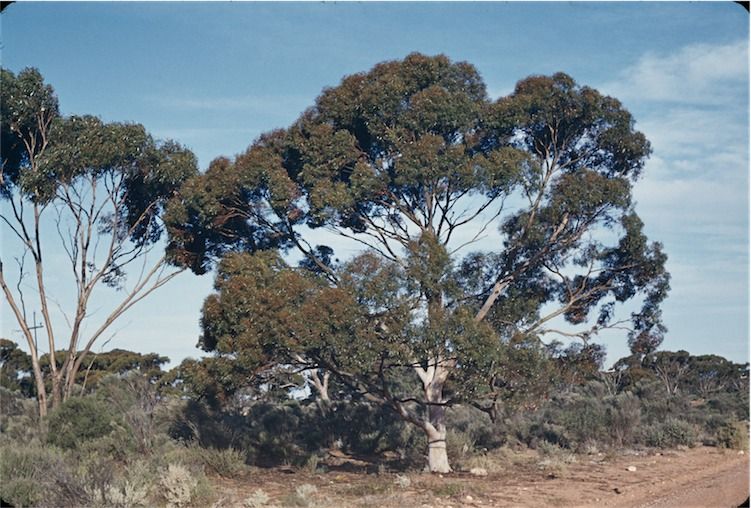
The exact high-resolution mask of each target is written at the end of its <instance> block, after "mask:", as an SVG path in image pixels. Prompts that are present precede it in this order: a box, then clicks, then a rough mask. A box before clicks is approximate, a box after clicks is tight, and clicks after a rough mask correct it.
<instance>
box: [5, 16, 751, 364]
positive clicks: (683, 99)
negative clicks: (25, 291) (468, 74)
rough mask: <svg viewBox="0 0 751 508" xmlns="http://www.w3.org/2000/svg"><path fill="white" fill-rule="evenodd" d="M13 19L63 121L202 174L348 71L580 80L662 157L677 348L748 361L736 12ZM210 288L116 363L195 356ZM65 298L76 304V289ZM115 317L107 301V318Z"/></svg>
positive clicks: (159, 318) (645, 182)
mask: <svg viewBox="0 0 751 508" xmlns="http://www.w3.org/2000/svg"><path fill="white" fill-rule="evenodd" d="M1 23H2V65H3V66H4V67H6V68H8V69H10V70H13V71H19V70H21V69H22V68H24V67H26V66H34V67H37V68H39V70H40V71H41V72H42V74H43V75H44V76H45V78H46V80H47V81H48V82H49V83H51V84H52V85H53V86H54V87H55V89H56V91H57V93H58V96H59V98H60V104H61V108H62V110H63V112H64V113H66V114H84V113H92V114H96V115H100V116H101V117H102V118H103V119H105V120H108V121H135V122H139V123H142V124H144V125H145V126H146V127H147V129H149V130H150V131H151V132H152V133H153V134H154V135H155V136H157V137H160V138H167V137H169V138H173V139H176V140H178V141H180V142H181V143H183V144H185V145H187V146H188V147H190V148H191V149H193V150H194V151H195V153H196V154H197V155H198V157H199V160H200V164H201V167H202V168H205V167H206V166H207V165H208V163H209V161H210V160H211V159H213V158H214V157H217V156H220V155H226V156H233V155H235V154H237V153H240V152H242V151H244V150H245V148H246V147H247V146H248V145H249V144H250V143H251V142H252V140H253V139H254V138H255V137H256V136H258V135H259V134H260V133H262V132H264V131H267V130H270V129H272V128H276V127H284V126H287V125H288V124H290V123H291V122H292V121H293V120H294V119H295V118H296V117H297V115H298V114H299V113H300V112H302V111H303V110H304V109H305V108H306V107H308V106H310V105H311V104H312V102H313V100H314V99H315V97H316V96H317V95H318V93H319V92H320V91H321V89H322V88H324V87H326V86H335V85H336V84H337V83H338V82H339V81H340V80H341V78H342V77H343V76H344V75H346V74H351V73H354V72H359V71H364V70H367V69H369V68H371V67H372V66H373V65H374V64H375V63H377V62H380V61H383V60H388V59H396V58H402V57H404V56H405V55H407V54H408V53H410V52H412V51H420V52H423V53H427V54H437V53H445V54H446V55H448V56H449V57H450V58H452V59H453V60H467V61H469V62H471V63H473V64H474V65H475V66H476V67H477V68H478V70H479V71H480V73H481V74H482V75H483V77H484V79H485V82H486V84H487V87H488V91H489V93H490V94H491V96H493V97H498V96H500V95H504V94H507V93H509V92H510V91H511V90H512V89H513V86H514V83H515V82H516V81H517V80H519V79H522V78H524V77H526V76H528V75H530V74H550V73H553V72H556V71H559V70H560V71H564V72H567V73H568V74H570V75H572V76H573V77H574V78H575V79H576V80H577V81H578V82H579V83H581V84H586V85H590V86H593V87H595V88H598V89H599V90H601V91H602V92H605V93H608V94H611V95H613V96H615V97H618V98H619V99H621V100H622V101H623V103H624V104H625V106H626V107H627V108H628V109H629V110H630V111H631V112H632V113H633V114H634V116H635V117H636V119H637V128H639V129H640V130H642V131H644V132H645V134H646V135H647V137H648V138H649V139H650V141H651V142H652V145H653V148H654V153H653V156H652V158H651V159H650V161H649V162H648V164H647V167H646V170H645V173H644V177H643V179H642V180H641V181H640V182H639V183H638V184H637V187H636V192H635V196H636V200H637V202H638V204H637V211H638V212H639V213H640V215H641V216H642V218H643V219H644V221H645V223H646V230H647V233H648V235H649V236H650V238H651V239H654V240H659V241H661V242H663V243H664V245H665V250H666V251H667V253H668V255H669V256H670V260H669V263H668V267H669V270H670V272H671V273H672V275H673V281H672V287H673V290H672V292H671V296H670V297H669V299H668V301H667V302H666V303H665V305H664V317H665V321H666V324H667V326H668V328H669V330H670V331H669V333H668V336H667V339H666V341H665V343H664V345H663V347H664V348H666V349H681V348H682V349H687V350H689V351H690V352H692V353H696V354H700V353H710V352H712V353H718V354H722V355H724V356H726V357H728V358H731V359H733V360H735V361H745V360H746V359H747V358H748V349H749V347H748V340H749V323H748V314H749V296H748V292H749V291H748V290H749V273H748V264H749V263H748V262H749V259H748V251H749V239H748V193H749V184H748V174H749V143H748V139H749V130H748V129H749V103H748V100H749V90H748V86H749V68H748V36H749V34H748V15H747V14H746V12H745V10H743V9H742V8H741V7H740V6H738V5H735V4H733V3H730V2H723V3H710V2H707V3H702V2H698V3H688V2H686V3H683V2H663V3H649V2H634V3H615V2H608V3H592V2H587V3H576V2H574V3H490V2H484V3H312V2H311V3H237V2H233V3H210V4H209V3H178V2H175V3H109V2H107V3H16V4H14V5H12V6H10V7H9V8H8V9H7V10H6V12H4V13H3V14H2V20H1ZM32 34H33V35H32ZM2 238H3V240H4V241H3V247H2V248H3V254H4V256H5V255H6V254H7V255H8V256H10V255H12V253H13V251H12V249H13V247H12V246H11V245H10V244H11V242H10V240H11V239H10V238H9V236H8V234H7V232H6V231H3V237H2ZM52 271H53V272H54V270H52ZM60 273H61V274H62V272H60ZM53 279H54V277H53ZM211 282H212V281H211V276H203V277H196V276H193V275H183V276H181V277H180V278H179V279H178V280H176V281H174V282H173V283H172V284H171V285H169V286H167V287H165V288H162V289H161V290H160V292H159V293H158V294H156V295H153V296H152V297H151V298H150V299H149V300H147V301H145V302H143V303H142V304H141V305H140V306H139V307H136V308H135V309H134V310H133V311H131V314H129V315H126V316H125V317H124V318H123V319H122V321H120V322H119V323H118V324H116V325H115V327H114V328H113V331H116V332H117V333H116V334H115V335H114V337H113V338H112V340H111V341H110V343H109V344H108V346H107V348H110V347H122V348H129V349H135V350H140V351H156V352H159V353H162V354H166V355H168V356H169V357H170V358H172V360H173V361H175V362H179V361H180V360H181V359H182V358H184V357H186V356H196V355H198V353H199V352H198V350H196V349H195V348H194V344H195V343H196V341H197V338H198V335H199V333H200V330H199V325H198V317H199V311H200V307H201V304H202V301H203V299H204V298H205V296H206V295H207V294H208V293H209V291H210V289H211ZM51 283H52V286H53V287H52V290H53V291H56V290H57V292H58V293H59V295H58V298H59V299H61V302H63V304H64V302H65V296H64V295H65V294H67V293H66V291H67V289H66V288H65V286H64V284H63V282H62V279H55V280H52V282H51ZM112 301H113V300H112V295H111V294H109V293H108V291H103V292H101V293H99V294H98V299H97V302H96V303H97V305H96V308H95V309H94V310H95V311H96V312H95V313H94V315H93V316H92V320H93V321H96V318H97V316H98V313H100V312H101V313H102V314H103V313H104V311H105V309H106V308H107V307H108V305H110V304H111V302H112ZM97 309H100V310H97ZM56 319H60V318H59V317H58V318H56ZM92 327H93V325H92ZM17 328H18V326H17V325H16V324H15V323H14V322H13V320H12V316H11V315H10V313H9V311H8V308H7V306H6V305H5V303H4V302H3V307H2V328H1V331H2V336H5V337H9V338H12V339H13V340H16V341H20V340H21V336H20V334H19V333H18V332H16V331H14V330H15V329H17ZM606 338H607V341H606V345H607V347H608V351H609V353H610V356H609V359H610V360H611V361H612V360H615V359H617V358H619V357H620V356H623V355H624V354H625V353H626V351H627V348H626V345H625V338H623V337H622V336H617V335H610V336H608V337H606Z"/></svg>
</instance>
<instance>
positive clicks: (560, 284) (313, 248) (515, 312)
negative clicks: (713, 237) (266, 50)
mask: <svg viewBox="0 0 751 508" xmlns="http://www.w3.org/2000/svg"><path fill="white" fill-rule="evenodd" d="M649 153H650V146H649V143H648V142H647V140H646V139H645V137H644V135H643V134H641V133H640V132H638V131H636V130H635V129H634V120H633V118H632V116H631V115H630V114H629V113H628V112H627V111H626V110H625V109H624V108H623V107H622V105H621V104H620V102H619V101H618V100H616V99H614V98H611V97H607V96H603V95H601V94H600V93H599V92H597V91H596V90H594V89H592V88H589V87H586V86H580V85H578V84H577V83H576V82H575V81H574V80H573V79H572V78H571V77H569V76H567V75H566V74H563V73H558V74H555V75H553V76H532V77H529V78H526V79H524V80H522V81H520V82H519V83H518V84H517V85H516V88H515V90H514V92H513V93H512V94H510V95H509V96H507V97H502V98H500V99H498V100H496V101H492V100H490V99H489V97H488V95H487V93H486V89H485V84H484V83H483V80H482V78H481V77H480V75H479V73H478V72H477V70H476V69H475V67H474V66H472V65H471V64H469V63H465V62H452V61H450V60H449V59H448V58H447V57H445V56H436V57H429V56H425V55H421V54H417V53H415V54H411V55H409V56H407V57H406V58H405V59H404V60H400V61H391V62H384V63H381V64H378V65H376V66H375V67H374V68H373V69H371V70H370V71H368V72H364V73H359V74H355V75H352V76H347V77H345V78H344V79H343V80H342V82H341V83H340V84H339V85H338V86H336V87H332V88H327V89H325V90H324V91H323V92H322V93H321V95H320V96H319V97H318V98H317V100H316V102H315V104H314V105H313V106H312V107H311V108H309V109H308V110H306V111H305V112H304V113H303V114H302V115H301V116H300V118H299V119H298V120H297V121H296V122H295V123H294V124H293V125H292V126H291V127H289V128H288V129H284V130H276V131H273V132H270V133H267V134H264V135H262V136H261V137H260V138H259V139H258V140H257V141H255V142H254V143H253V144H252V145H251V146H250V147H249V148H248V150H247V151H246V152H245V153H244V154H242V155H240V156H238V157H237V158H236V159H235V160H229V159H226V158H220V159H217V160H215V161H214V162H213V163H212V164H211V166H210V168H209V169H208V171H207V172H206V173H205V174H203V175H200V176H197V177H194V178H192V179H190V180H189V181H188V182H187V183H186V185H185V186H184V188H183V190H182V191H181V194H180V196H179V197H178V198H177V199H175V200H173V201H172V202H171V204H170V206H169V208H168V210H167V214H166V221H167V223H168V229H169V232H170V246H169V253H170V257H171V260H172V261H173V262H174V263H176V264H179V265H183V266H188V267H190V268H191V269H192V270H193V271H194V272H196V273H204V272H205V271H207V270H209V269H211V268H212V267H213V266H214V265H215V263H217V261H218V268H217V279H216V285H215V289H216V293H215V294H213V295H211V296H209V298H208V299H207V300H206V303H205V305H204V310H203V319H202V326H203V335H202V338H201V342H200V344H201V346H202V347H203V348H204V349H205V350H207V351H215V352H217V353H218V354H219V355H220V356H221V355H223V356H225V357H231V358H233V359H236V360H238V361H243V362H247V363H248V364H249V365H253V366H254V367H255V368H259V369H260V368H263V367H264V366H267V365H272V364H287V365H297V366H298V367H299V368H300V369H323V370H325V371H327V372H330V373H332V374H333V375H334V376H335V377H336V378H337V379H338V380H340V381H341V382H343V383H345V384H347V385H348V386H350V387H351V388H353V389H355V390H357V391H358V392H359V393H361V394H363V395H364V396H366V397H368V398H371V399H372V400H376V401H380V402H382V403H385V404H387V405H389V406H391V407H392V408H393V409H394V410H395V411H397V412H398V413H399V414H400V415H401V416H402V417H403V418H404V419H405V420H407V421H409V422H412V423H414V424H415V425H417V426H418V427H420V428H421V429H423V430H424V431H425V433H426V436H427V438H428V443H429V450H428V452H429V453H428V455H429V465H430V469H431V470H432V471H438V472H441V471H448V470H449V465H448V459H447V457H446V453H445V436H446V429H445V425H444V416H443V415H444V411H445V407H446V406H448V405H452V404H456V403H472V404H475V405H477V406H478V407H482V408H484V409H485V410H487V411H489V412H491V413H492V411H493V408H494V407H496V406H497V405H498V404H500V403H503V401H504V400H507V397H506V395H507V394H508V393H509V390H510V389H511V388H510V386H512V384H511V383H509V380H510V379H511V378H512V377H513V376H517V377H518V374H519V372H518V371H517V372H512V370H510V369H509V368H508V367H509V361H510V360H511V361H515V360H514V359H515V358H516V359H521V358H525V360H524V362H525V364H526V365H534V364H535V358H541V357H543V356H544V355H545V346H544V344H543V343H542V341H541V339H542V338H544V337H546V336H563V337H566V338H571V337H576V338H579V339H582V340H583V341H584V342H585V343H587V341H589V340H590V339H591V338H592V337H593V336H594V335H596V334H597V332H599V331H601V330H603V329H606V328H628V330H629V332H628V337H629V341H630V344H631V346H632V348H633V349H634V350H642V349H643V350H650V351H651V350H654V348H655V347H656V346H657V345H659V343H660V342H661V340H662V336H663V333H664V331H665V328H664V326H663V325H662V323H661V321H660V310H659V305H660V303H661V301H662V300H663V299H664V298H665V296H666V294H667V290H668V283H669V275H668V274H667V272H666V271H665V268H664V264H665V260H666V256H665V254H664V253H663V251H662V247H661V245H660V244H659V243H650V242H649V241H648V239H647V238H646V236H645V234H644V232H643V223H642V221H641V220H640V219H639V217H638V215H637V213H636V210H635V209H634V203H633V201H632V196H631V189H632V186H633V184H634V182H636V181H637V179H638V178H639V176H640V174H641V171H642V169H643V166H644V161H645V159H646V158H647V156H648V155H649ZM490 227H494V228H497V230H498V232H499V235H500V240H499V241H498V242H497V243H496V244H495V245H494V246H493V247H492V248H490V249H484V250H483V251H478V252H469V253H465V252H466V250H467V247H470V246H472V244H473V243H475V242H476V241H477V240H478V239H479V238H480V237H481V235H482V234H483V233H484V232H485V231H486V230H487V229H488V228H490ZM318 228H322V229H325V230H327V231H329V232H331V233H335V234H338V235H340V236H341V237H344V238H348V239H351V240H354V241H357V242H359V243H360V244H361V245H362V246H363V252H362V253H361V254H358V255H356V256H354V257H352V258H349V259H345V260H344V261H338V260H337V253H336V252H335V250H334V249H333V247H332V246H331V245H314V244H313V243H311V242H312V240H311V239H310V238H311V237H312V236H313V235H311V231H312V230H316V229H318ZM292 251H297V252H299V253H300V254H301V255H302V257H303V261H302V262H301V263H299V265H297V266H295V265H293V264H292V263H291V262H290V261H289V259H290V257H289V256H285V254H287V253H291V252H292ZM632 299H636V300H637V301H638V302H640V303H641V308H640V309H636V310H633V309H632V307H629V306H626V305H623V304H625V302H627V301H629V300H632ZM629 311H630V316H625V317H624V316H623V314H624V313H629ZM544 373H545V372H544V369H539V368H537V369H536V368H530V369H529V372H527V373H526V374H525V376H524V377H526V378H527V379H529V378H530V377H534V376H543V375H544Z"/></svg>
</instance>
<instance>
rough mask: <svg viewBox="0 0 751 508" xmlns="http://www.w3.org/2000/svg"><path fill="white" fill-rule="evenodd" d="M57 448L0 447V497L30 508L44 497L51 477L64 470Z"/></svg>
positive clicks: (5, 444) (34, 445)
mask: <svg viewBox="0 0 751 508" xmlns="http://www.w3.org/2000/svg"><path fill="white" fill-rule="evenodd" d="M66 467H67V466H66V461H65V456H64V454H63V452H62V451H61V450H59V449H58V448H53V447H49V446H43V445H41V444H40V443H39V442H36V441H32V442H31V443H17V442H7V441H5V442H3V443H2V445H0V498H2V499H4V500H5V501H8V502H9V503H11V504H12V505H14V506H32V505H35V504H37V503H39V502H41V501H42V500H43V499H45V497H44V496H47V498H46V499H48V500H49V492H48V490H49V488H50V487H51V486H52V485H51V484H52V483H53V481H54V478H55V477H56V476H57V475H58V474H59V473H60V472H62V471H64V470H65V469H66Z"/></svg>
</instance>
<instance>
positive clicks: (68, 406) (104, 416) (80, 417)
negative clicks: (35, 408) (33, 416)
mask: <svg viewBox="0 0 751 508" xmlns="http://www.w3.org/2000/svg"><path fill="white" fill-rule="evenodd" d="M117 423H118V422H117V418H115V416H114V415H112V414H111V413H110V409H109V407H108V406H107V405H106V404H105V403H104V402H101V401H98V400H96V399H94V398H91V397H86V398H81V397H75V398H71V399H68V400H67V401H66V402H64V403H63V404H62V405H61V406H60V407H59V408H57V409H56V410H55V411H53V412H52V414H50V416H49V419H48V421H47V429H48V432H47V442H48V443H50V444H52V445H55V446H59V447H61V448H66V449H71V448H76V447H77V446H78V445H79V444H81V443H83V442H85V441H88V440H91V439H96V438H98V437H102V436H106V435H107V434H109V433H110V432H111V431H112V429H113V425H115V424H117Z"/></svg>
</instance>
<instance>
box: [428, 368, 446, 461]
mask: <svg viewBox="0 0 751 508" xmlns="http://www.w3.org/2000/svg"><path fill="white" fill-rule="evenodd" d="M436 370H437V372H435V375H434V376H433V379H432V380H431V381H430V382H428V383H427V384H425V385H424V388H425V398H426V399H427V400H428V402H434V403H437V404H442V403H443V402H444V400H443V385H444V382H445V377H446V375H447V374H448V373H446V375H444V373H443V372H441V371H443V370H444V369H442V368H440V367H439V368H438V369H436ZM427 413H428V414H427V421H426V422H425V434H426V435H427V438H428V469H429V470H430V472H431V473H450V472H451V466H450V465H449V457H448V453H446V422H445V419H446V407H445V406H442V405H429V406H428V411H427Z"/></svg>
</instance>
